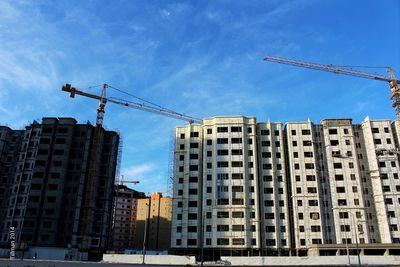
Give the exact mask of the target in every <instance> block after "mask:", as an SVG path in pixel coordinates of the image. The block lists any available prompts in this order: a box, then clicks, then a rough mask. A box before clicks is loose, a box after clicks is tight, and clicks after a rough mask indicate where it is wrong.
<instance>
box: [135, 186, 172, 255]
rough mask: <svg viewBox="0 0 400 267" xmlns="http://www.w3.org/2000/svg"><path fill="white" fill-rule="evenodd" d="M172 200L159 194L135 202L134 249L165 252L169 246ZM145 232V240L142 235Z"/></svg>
mask: <svg viewBox="0 0 400 267" xmlns="http://www.w3.org/2000/svg"><path fill="white" fill-rule="evenodd" d="M171 216H172V198H171V197H163V196H162V194H161V193H152V194H151V196H150V197H148V198H144V199H138V200H137V212H136V234H135V241H134V247H135V248H140V249H142V248H143V244H144V242H145V243H146V244H145V248H146V250H167V249H169V248H170V244H171ZM145 232H146V240H145V238H144V233H145Z"/></svg>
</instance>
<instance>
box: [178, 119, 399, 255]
mask: <svg viewBox="0 0 400 267" xmlns="http://www.w3.org/2000/svg"><path fill="white" fill-rule="evenodd" d="M399 137H400V127H399V125H398V122H393V123H392V122H390V121H388V120H381V121H371V120H369V119H368V118H367V119H366V120H365V121H364V122H363V123H362V124H359V125H355V124H352V121H351V119H327V120H323V121H322V122H321V124H313V123H312V122H310V121H307V122H289V123H287V124H286V125H283V124H282V123H271V122H267V123H257V122H256V119H255V118H253V117H241V116H237V117H214V118H210V119H204V120H203V125H188V126H181V127H177V128H176V142H175V153H174V157H175V158H174V159H175V160H174V200H173V217H172V218H173V219H172V238H171V240H172V241H171V248H172V250H173V251H174V253H176V254H197V255H200V254H203V255H207V256H208V257H210V258H216V257H218V256H220V255H240V256H241V255H245V256H247V255H281V256H284V255H304V254H306V253H307V250H308V248H309V247H310V246H320V245H325V244H334V245H343V246H349V245H350V244H355V243H359V244H360V245H361V244H370V243H371V244H373V243H385V244H389V243H400V235H399V233H400V232H399V227H400V221H399V220H400V214H399V213H400V182H399V179H398V176H399V160H398V155H399V154H398V147H399V145H398V143H399V139H400V138H399Z"/></svg>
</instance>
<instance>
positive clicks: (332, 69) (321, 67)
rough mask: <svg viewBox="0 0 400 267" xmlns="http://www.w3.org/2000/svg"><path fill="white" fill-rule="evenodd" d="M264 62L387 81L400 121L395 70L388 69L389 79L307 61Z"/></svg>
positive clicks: (275, 60)
mask: <svg viewBox="0 0 400 267" xmlns="http://www.w3.org/2000/svg"><path fill="white" fill-rule="evenodd" d="M264 60H265V61H271V62H276V63H281V64H286V65H292V66H296V67H301V68H309V69H314V70H320V71H327V72H332V73H336V74H344V75H349V76H357V77H361V78H366V79H373V80H378V81H386V82H388V83H389V87H390V89H391V91H392V96H391V98H392V106H393V107H394V109H395V112H396V116H397V119H398V120H400V91H399V86H398V85H399V84H400V80H397V79H396V77H395V76H394V73H393V70H392V68H390V67H387V72H388V73H389V77H387V76H384V75H380V74H376V73H369V72H363V71H357V70H353V69H351V68H347V67H341V66H334V65H325V64H317V63H310V62H306V61H300V60H293V59H286V58H282V57H275V56H266V57H265V58H264Z"/></svg>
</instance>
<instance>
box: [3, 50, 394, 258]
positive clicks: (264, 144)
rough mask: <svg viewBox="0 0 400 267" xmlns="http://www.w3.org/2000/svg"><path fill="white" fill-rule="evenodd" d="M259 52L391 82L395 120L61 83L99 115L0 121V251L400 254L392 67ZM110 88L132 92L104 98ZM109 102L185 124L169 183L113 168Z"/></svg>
mask: <svg viewBox="0 0 400 267" xmlns="http://www.w3.org/2000/svg"><path fill="white" fill-rule="evenodd" d="M264 60H265V61H267V62H276V63H281V64H285V65H292V66H296V67H301V68H308V69H314V70H320V71H325V72H332V73H334V74H344V75H350V76H356V77H359V78H367V79H372V80H378V81H384V82H387V83H388V85H389V88H390V90H391V99H392V105H393V108H394V110H395V113H396V117H397V119H396V120H394V121H391V120H371V119H370V118H369V117H366V118H365V119H364V120H363V121H362V122H361V123H353V121H352V119H349V118H331V119H324V120H322V121H321V122H320V123H313V122H312V121H310V120H307V121H303V122H287V123H282V122H270V121H268V122H257V119H256V118H255V117H248V116H221V115H219V116H213V117H210V118H204V119H198V118H194V117H191V116H188V115H185V114H182V113H179V112H175V111H173V110H170V109H167V108H164V107H162V106H160V105H157V104H154V103H152V102H149V101H146V100H144V99H141V98H138V97H136V96H134V95H131V94H129V93H127V92H124V91H122V90H120V89H118V88H115V87H113V86H111V85H108V84H103V85H101V93H100V94H94V93H90V92H88V91H85V90H81V89H77V88H75V87H74V86H72V85H70V84H65V85H64V86H62V91H64V92H67V93H69V96H70V97H71V98H74V97H76V96H82V97H86V98H91V99H94V100H98V101H99V104H98V107H97V116H96V123H95V125H92V124H91V123H90V122H87V123H86V124H79V123H77V121H76V120H75V119H73V118H51V117H45V118H43V119H42V121H41V122H37V121H34V122H33V123H32V124H30V125H29V126H27V127H26V128H25V129H24V130H13V129H11V128H9V127H7V126H0V137H1V139H0V152H1V154H0V159H1V169H0V178H1V180H2V183H1V184H0V206H1V210H2V211H3V212H1V213H0V222H1V228H0V247H1V249H0V252H1V256H3V257H6V258H10V259H12V260H13V259H23V258H28V259H31V258H35V259H36V258H41V259H44V260H69V261H87V260H90V261H103V262H109V263H135V264H146V263H150V264H167V262H169V263H168V264H172V265H174V264H177V265H179V264H204V263H205V262H208V264H211V263H212V264H218V263H219V264H230V265H263V264H265V261H267V262H269V264H271V265H285V264H286V265H290V264H293V262H292V260H293V259H299V258H301V257H307V258H309V259H313V260H311V261H310V262H308V263H307V264H314V265H324V264H325V263H326V262H325V263H324V261H325V260H324V259H321V258H324V257H326V259H327V258H329V259H330V258H331V257H332V256H336V258H335V259H336V260H337V261H338V262H337V264H339V265H340V264H346V263H347V264H358V265H362V264H367V263H368V264H370V265H373V264H380V263H381V264H384V265H396V264H398V263H399V262H398V261H397V257H398V256H399V255H400V228H399V227H400V180H399V173H400V160H399V154H400V152H399V151H400V149H399V147H400V124H399V121H400V93H399V88H398V84H399V83H400V81H399V80H397V79H396V78H395V76H394V73H393V71H392V69H391V68H387V72H388V76H385V75H380V74H375V73H369V72H361V71H356V70H354V69H353V68H347V67H340V66H333V65H322V64H315V63H309V62H304V61H298V60H292V59H285V58H280V57H273V56H266V57H265V58H264ZM110 88H111V89H115V90H117V91H120V92H123V93H125V94H128V95H130V96H131V97H135V98H136V99H137V100H140V101H138V102H134V101H130V100H126V99H121V98H116V97H112V96H110V95H109V89H110ZM108 103H112V104H116V105H119V106H124V107H127V108H132V109H136V110H141V111H144V112H150V113H154V114H158V115H162V116H166V117H170V118H173V119H178V120H181V121H184V122H186V123H187V125H185V126H178V127H176V129H175V136H174V141H173V143H172V147H173V148H172V149H173V151H172V154H171V155H173V156H172V163H171V164H172V165H171V167H172V170H171V173H170V177H168V178H167V179H168V181H169V186H170V187H171V192H172V196H163V195H162V194H160V193H157V192H154V193H153V194H151V196H150V195H148V196H146V194H144V193H142V192H138V191H136V190H133V189H131V188H129V187H128V186H126V185H125V184H129V183H132V184H133V185H136V184H138V183H140V181H138V180H132V179H125V178H124V176H123V174H122V175H121V173H120V165H121V153H122V152H121V151H122V149H123V148H122V140H121V139H120V134H119V133H118V132H115V131H108V130H105V129H104V127H103V122H104V120H107V118H105V116H104V114H105V107H106V104H108ZM121 108H123V107H121ZM10 244H11V245H10ZM10 246H11V248H10ZM173 255H175V256H173ZM168 257H169V258H168ZM174 257H175V258H174ZM274 257H279V259H278V260H274ZM282 257H284V258H286V260H285V259H284V258H283V259H282ZM146 258H147V261H146ZM374 258H375V259H376V258H380V259H381V260H379V261H374V260H373V259H374ZM250 259H251V260H250ZM291 259H292V260H291ZM320 259H321V260H320ZM333 261H334V260H333ZM327 264H329V263H327Z"/></svg>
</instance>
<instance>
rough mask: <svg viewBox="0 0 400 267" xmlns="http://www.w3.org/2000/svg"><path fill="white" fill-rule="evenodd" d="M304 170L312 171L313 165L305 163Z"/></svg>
mask: <svg viewBox="0 0 400 267" xmlns="http://www.w3.org/2000/svg"><path fill="white" fill-rule="evenodd" d="M305 168H306V169H308V170H312V169H314V163H306V164H305Z"/></svg>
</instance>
